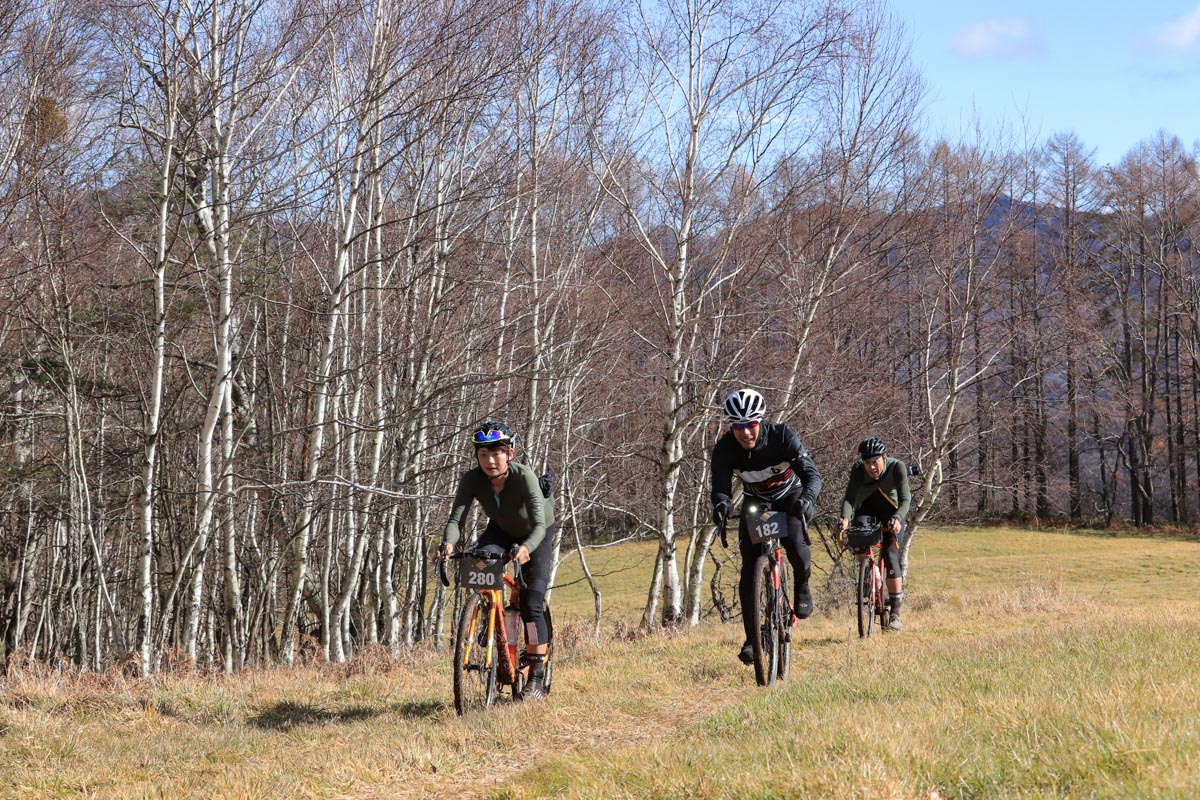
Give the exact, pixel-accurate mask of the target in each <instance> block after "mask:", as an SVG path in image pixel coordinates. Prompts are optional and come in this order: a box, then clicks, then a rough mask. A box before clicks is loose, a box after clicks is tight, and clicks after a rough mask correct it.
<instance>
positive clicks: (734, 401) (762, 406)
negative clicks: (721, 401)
mask: <svg viewBox="0 0 1200 800" xmlns="http://www.w3.org/2000/svg"><path fill="white" fill-rule="evenodd" d="M766 413H767V401H766V400H764V399H763V396H762V395H761V394H759V393H758V392H756V391H754V390H753V389H736V390H734V391H732V392H730V393H729V396H728V397H726V398H725V416H726V417H728V418H729V421H730V422H760V421H761V420H762V418H763V417H764V416H765V415H766Z"/></svg>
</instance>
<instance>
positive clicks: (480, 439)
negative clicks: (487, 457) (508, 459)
mask: <svg viewBox="0 0 1200 800" xmlns="http://www.w3.org/2000/svg"><path fill="white" fill-rule="evenodd" d="M516 440H517V435H516V434H515V433H513V429H512V428H510V427H508V423H507V422H497V421H495V420H489V421H488V422H485V423H483V424H482V425H480V426H479V427H478V428H476V429H475V432H474V433H472V434H471V444H473V445H475V448H476V449H479V448H480V447H491V446H493V445H497V444H505V445H508V446H509V447H512V446H513V444H514V443H515V442H516Z"/></svg>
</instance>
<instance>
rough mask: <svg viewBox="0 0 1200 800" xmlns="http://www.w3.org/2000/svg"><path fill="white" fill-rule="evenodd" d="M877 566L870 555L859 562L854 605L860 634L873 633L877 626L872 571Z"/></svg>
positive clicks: (861, 636)
mask: <svg viewBox="0 0 1200 800" xmlns="http://www.w3.org/2000/svg"><path fill="white" fill-rule="evenodd" d="M874 568H875V565H874V563H873V562H872V560H871V558H870V557H867V558H863V559H860V560H859V562H858V580H856V581H855V582H854V599H855V601H856V602H855V604H854V607H855V609H856V611H857V613H858V636H859V638H860V639H861V638H864V637H867V636H870V635H871V632H872V629H873V628H874V627H875V607H874V606H875V585H874V582H873V579H872V572H873V570H874Z"/></svg>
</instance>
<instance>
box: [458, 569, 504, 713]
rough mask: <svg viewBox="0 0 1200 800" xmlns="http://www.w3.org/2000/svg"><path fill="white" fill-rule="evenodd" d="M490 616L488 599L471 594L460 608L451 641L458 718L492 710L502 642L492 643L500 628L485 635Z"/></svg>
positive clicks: (476, 593)
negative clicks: (455, 635) (491, 634)
mask: <svg viewBox="0 0 1200 800" xmlns="http://www.w3.org/2000/svg"><path fill="white" fill-rule="evenodd" d="M492 614H493V608H492V601H491V598H490V597H488V596H487V595H484V594H481V593H479V592H471V596H470V597H468V598H467V602H466V603H465V604H464V605H463V610H462V618H461V619H460V620H459V623H458V636H457V637H456V638H455V641H454V710H455V711H457V712H458V713H459V715H460V716H461V715H463V714H468V713H470V712H472V711H483V710H485V709H488V708H491V707H492V705H493V704H494V703H495V702H496V669H497V666H498V665H499V659H500V653H499V652H498V651H497V647H498V646H503V642H497V641H495V638H496V637H498V636H499V634H500V626H499V625H494V626H491V627H492V629H493V631H494V633H493V636H492V637H489V636H488V628H489V625H488V622H489V620H490V619H491V616H492Z"/></svg>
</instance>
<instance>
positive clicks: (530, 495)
mask: <svg viewBox="0 0 1200 800" xmlns="http://www.w3.org/2000/svg"><path fill="white" fill-rule="evenodd" d="M515 441H516V436H515V434H514V433H513V430H512V428H510V427H509V426H508V425H507V424H505V423H503V422H485V423H484V424H483V425H481V426H480V427H479V428H478V429H476V430H475V432H474V433H473V434H472V435H471V443H472V444H474V445H475V460H476V462H477V465H476V466H475V468H474V469H470V470H467V471H466V472H464V473H463V475H462V478H461V479H460V480H459V482H458V491H457V492H456V493H455V495H454V505H453V506H452V507H451V509H450V518H449V519H448V520H447V521H446V530H445V533H444V534H443V536H442V544H441V545H440V546H439V547H438V551H437V556H439V557H445V556H449V555H450V554H451V553H453V552H454V546H455V544H456V543H457V542H458V540H459V538H460V537H461V536H462V525H463V522H464V521H465V520H466V517H467V511H469V510H470V508H471V503H473V502H478V503H479V506H480V508H482V509H483V512H484V514H486V515H487V517H488V520H489V521H488V524H487V527H486V528H484V530H483V533H482V534H480V536H479V539H478V540H477V541H476V543H475V546H476V547H477V548H479V549H484V550H491V551H493V552H496V553H508V552H513V553H514V557H515V558H516V560H517V563H519V564H521V565H522V567H521V569H522V574H523V575H524V578H525V584H526V585H525V587H524V588H523V589H522V590H521V620H522V622H524V623H525V637H526V642H527V647H526V657H527V658H528V659H529V666H530V669H529V682H528V683H527V684H526V685H525V691H524V693H523V695H522V697H524V698H527V699H537V698H542V697H545V696H546V690H545V687H544V686H543V683H542V679H543V678H544V677H545V660H546V653H547V651H548V650H549V643H550V638H549V631H548V629H547V627H546V616H545V610H546V591H547V589H548V588H549V585H550V569H551V567H552V566H553V564H552V563H551V562H552V561H553V560H554V551H553V540H554V501H553V500H552V499H551V497H550V491H549V485H548V484H549V476H545V477H543V478H541V479H539V478H538V476H537V475H536V474H535V473H534V471H533V470H532V469H530V468H529V467H527V466H525V465H524V464H518V463H517V462H516V461H513V452H514V450H513V445H514V443H515Z"/></svg>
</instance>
